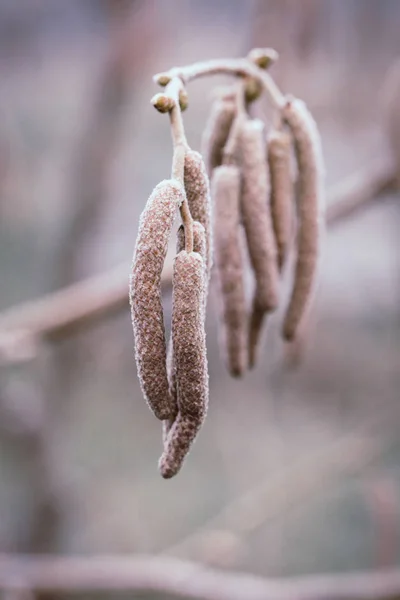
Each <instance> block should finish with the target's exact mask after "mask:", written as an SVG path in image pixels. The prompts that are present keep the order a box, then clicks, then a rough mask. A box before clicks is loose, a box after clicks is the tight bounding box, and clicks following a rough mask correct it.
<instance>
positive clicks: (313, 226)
mask: <svg viewBox="0 0 400 600" xmlns="http://www.w3.org/2000/svg"><path fill="white" fill-rule="evenodd" d="M282 118H283V120H284V122H285V123H286V124H287V125H288V127H289V130H290V132H291V135H292V138H293V142H294V151H295V155H296V161H297V198H296V209H297V240H296V242H297V248H296V253H297V254H296V266H295V275H294V283H293V289H292V293H291V297H290V301H289V306H288V308H287V310H286V314H285V318H284V323H283V330H282V333H283V337H284V338H285V339H286V340H288V341H291V340H294V339H295V337H296V334H297V332H298V328H299V326H300V323H301V320H302V318H303V316H304V314H305V312H306V310H307V308H308V305H309V302H310V300H311V297H312V292H313V287H314V283H315V277H316V271H317V264H318V258H319V252H320V238H321V230H322V227H323V212H324V207H323V200H322V176H323V164H322V151H321V142H320V138H319V133H318V129H317V126H316V124H315V121H314V119H313V118H312V116H311V114H310V113H309V111H308V109H307V107H306V105H305V104H304V102H302V101H301V100H298V99H288V101H287V103H286V105H285V106H284V108H283V110H282Z"/></svg>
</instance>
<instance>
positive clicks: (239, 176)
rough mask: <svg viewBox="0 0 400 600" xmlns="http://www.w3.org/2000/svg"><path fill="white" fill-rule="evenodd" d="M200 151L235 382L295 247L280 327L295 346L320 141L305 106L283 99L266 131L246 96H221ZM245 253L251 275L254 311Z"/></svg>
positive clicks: (308, 279) (304, 297) (308, 271)
mask: <svg viewBox="0 0 400 600" xmlns="http://www.w3.org/2000/svg"><path fill="white" fill-rule="evenodd" d="M228 148H229V151H228ZM203 152H204V156H205V161H206V165H207V169H208V173H209V175H210V177H211V195H212V200H213V211H214V221H213V230H214V240H215V257H214V259H215V268H216V274H217V281H218V292H219V294H218V295H219V305H220V324H221V335H220V338H221V347H222V352H223V354H224V356H225V362H226V365H227V369H228V371H229V372H230V373H231V374H232V375H233V376H235V377H240V376H241V375H243V373H244V372H245V371H246V369H247V368H252V367H253V366H254V365H255V363H256V360H257V351H258V348H259V345H260V337H261V333H262V328H263V324H264V322H265V319H266V316H267V315H268V314H269V313H270V312H272V311H274V310H275V309H276V308H277V306H278V303H279V295H280V294H279V287H280V277H281V274H282V271H283V267H284V265H285V263H286V261H287V258H288V254H289V250H291V249H292V247H293V248H294V250H295V268H294V271H295V272H294V277H293V286H292V290H291V296H290V300H289V304H288V307H287V309H286V313H285V316H284V322H283V327H282V335H283V337H284V339H285V340H286V341H293V340H295V339H296V336H297V335H298V332H299V327H300V324H301V322H302V320H303V319H304V317H305V315H306V311H307V308H308V306H309V302H310V299H311V296H312V291H313V288H314V281H315V276H316V269H317V263H318V257H319V248H320V237H321V229H322V226H323V203H322V198H321V195H322V182H321V180H322V160H321V148H320V140H319V134H318V131H317V127H316V124H315V122H314V120H313V118H312V117H311V115H310V113H309V111H308V109H307V108H306V106H305V104H304V103H303V102H302V101H301V100H298V99H294V98H291V97H288V98H286V100H285V102H284V104H283V105H282V107H281V109H280V111H279V115H278V118H277V125H276V126H275V127H271V128H270V129H269V131H267V127H266V125H265V124H264V123H263V121H261V120H260V119H251V118H250V116H249V114H248V112H247V110H246V106H245V97H244V98H242V99H240V98H239V100H238V99H236V101H235V99H234V98H232V95H228V94H226V95H225V96H224V97H220V98H218V99H217V100H216V101H215V102H214V105H213V107H212V111H211V115H210V117H209V121H208V124H207V127H206V129H205V132H204V135H203ZM294 163H295V168H293V167H294ZM243 240H245V241H244V243H243ZM244 246H247V254H248V257H249V259H250V264H251V268H252V272H253V275H254V292H253V297H252V300H251V302H250V303H249V302H247V297H246V296H247V294H246V284H245V259H246V253H245V247H244Z"/></svg>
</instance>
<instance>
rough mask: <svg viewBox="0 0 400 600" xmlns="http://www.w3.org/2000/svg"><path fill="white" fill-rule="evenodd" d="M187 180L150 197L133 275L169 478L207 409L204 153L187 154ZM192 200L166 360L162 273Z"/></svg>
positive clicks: (137, 330) (141, 350)
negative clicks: (182, 211)
mask: <svg viewBox="0 0 400 600" xmlns="http://www.w3.org/2000/svg"><path fill="white" fill-rule="evenodd" d="M184 183H185V186H183V185H182V184H180V183H179V182H178V181H176V180H167V181H163V182H161V183H160V184H159V185H158V186H157V187H156V188H155V190H154V191H153V193H152V194H151V196H150V198H149V200H148V202H147V205H146V208H145V210H144V211H143V213H142V216H141V219H140V224H139V233H138V237H137V242H136V248H135V253H134V257H133V266H132V273H131V279H130V302H131V312H132V323H133V331H134V338H135V354H136V363H137V369H138V375H139V380H140V384H141V388H142V391H143V395H144V397H145V399H146V401H147V403H148V404H149V406H150V408H151V409H152V411H153V412H154V414H155V416H156V417H157V418H158V419H161V420H163V421H164V452H163V455H162V457H161V459H160V462H159V468H160V472H161V475H162V476H163V477H165V478H170V477H173V476H174V475H175V474H176V473H177V472H178V471H179V469H180V468H181V466H182V463H183V461H184V458H185V456H186V455H187V453H188V451H189V449H190V447H191V444H192V443H193V441H194V439H195V437H196V435H197V433H198V431H199V429H200V427H201V425H202V423H203V421H204V418H205V415H206V412H207V406H208V367H207V353H206V345H205V328H204V322H205V307H206V295H207V288H208V278H209V270H210V268H211V252H212V250H211V247H212V244H211V232H210V222H211V219H210V201H209V184H208V178H207V175H206V172H205V166H204V163H203V161H202V159H201V156H200V155H199V154H198V153H196V152H193V151H190V150H189V151H188V152H187V154H186V158H185V181H184ZM185 198H187V199H188V203H189V205H190V208H191V209H192V210H193V213H194V214H195V216H196V217H197V218H198V220H199V221H201V222H199V221H195V222H194V224H193V234H194V248H193V251H192V252H187V251H186V250H185V249H184V246H185V244H184V231H183V228H181V230H180V231H179V232H178V253H177V256H176V258H175V262H174V273H173V310H172V342H171V343H170V350H169V356H168V361H167V352H166V341H165V329H164V319H163V309H162V303H161V273H162V268H163V265H164V261H165V256H166V252H167V247H168V240H169V237H170V234H171V229H172V225H173V222H174V218H175V216H176V213H177V209H178V208H179V207H180V206H181V204H182V202H183V201H184V200H185ZM207 199H208V203H207Z"/></svg>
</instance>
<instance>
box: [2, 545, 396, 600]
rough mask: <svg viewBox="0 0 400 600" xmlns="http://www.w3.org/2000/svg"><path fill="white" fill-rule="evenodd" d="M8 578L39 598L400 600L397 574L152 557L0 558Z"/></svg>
mask: <svg viewBox="0 0 400 600" xmlns="http://www.w3.org/2000/svg"><path fill="white" fill-rule="evenodd" d="M10 574H14V575H15V576H17V575H18V576H19V577H20V579H21V581H23V582H24V584H25V585H26V586H27V587H29V588H30V589H31V590H32V591H40V592H50V591H51V592H55V591H58V592H92V591H113V592H133V591H135V592H138V591H140V592H156V593H157V592H159V593H163V594H165V593H169V594H175V595H176V596H179V597H181V598H191V599H192V600H243V599H244V598H245V599H246V600H376V599H380V600H383V599H388V600H389V599H390V598H393V599H394V598H396V597H398V596H399V595H400V570H398V569H391V570H380V571H379V572H359V573H351V574H344V575H316V576H306V577H297V578H293V579H280V580H277V579H265V578H263V577H260V576H257V575H249V574H245V573H232V572H227V571H225V572H224V571H218V570H215V569H210V568H208V567H205V566H204V565H201V564H198V563H194V562H189V561H183V560H179V559H174V558H156V557H152V556H141V555H137V556H132V557H127V556H97V557H60V558H54V557H51V556H41V557H31V556H27V555H25V556H24V555H22V556H13V555H3V556H0V586H1V587H3V588H4V587H7V585H8V582H9V580H10Z"/></svg>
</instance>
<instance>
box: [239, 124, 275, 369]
mask: <svg viewBox="0 0 400 600" xmlns="http://www.w3.org/2000/svg"><path fill="white" fill-rule="evenodd" d="M239 149H240V161H241V168H242V197H241V213H242V222H243V226H244V230H245V234H246V240H247V247H248V250H249V257H250V262H251V265H252V268H253V272H254V275H255V283H256V286H255V291H254V297H253V303H252V312H251V315H250V320H249V333H248V336H249V339H248V352H249V357H248V362H249V367H250V368H252V367H254V365H255V363H256V359H257V350H258V345H259V339H260V336H261V329H262V326H263V323H264V320H265V314H266V313H267V312H270V311H272V310H274V309H275V308H276V306H277V304H278V288H279V272H278V266H277V249H276V240H275V236H274V231H273V226H272V220H271V214H270V209H269V200H270V198H269V195H270V181H269V173H268V165H267V162H266V160H265V140H264V124H263V123H262V121H260V120H259V119H254V120H250V119H245V120H243V121H242V122H241V126H240V132H239Z"/></svg>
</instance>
